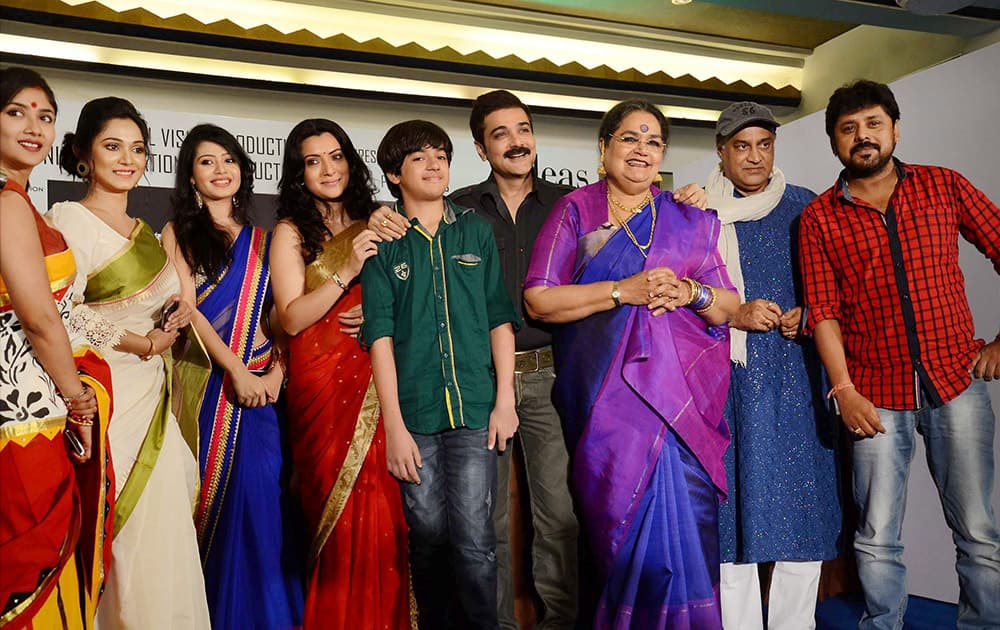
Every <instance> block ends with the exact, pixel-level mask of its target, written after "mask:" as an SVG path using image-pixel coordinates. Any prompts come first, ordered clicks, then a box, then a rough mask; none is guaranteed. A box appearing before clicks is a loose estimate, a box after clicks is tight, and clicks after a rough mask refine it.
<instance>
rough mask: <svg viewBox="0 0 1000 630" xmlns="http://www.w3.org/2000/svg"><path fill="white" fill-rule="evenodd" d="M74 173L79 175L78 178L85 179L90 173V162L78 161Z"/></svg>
mask: <svg viewBox="0 0 1000 630" xmlns="http://www.w3.org/2000/svg"><path fill="white" fill-rule="evenodd" d="M76 174H77V175H79V176H80V179H87V176H88V175H90V164H87V163H86V162H83V161H80V162H77V163H76Z"/></svg>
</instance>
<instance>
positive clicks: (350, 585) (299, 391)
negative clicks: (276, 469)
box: [287, 222, 415, 630]
mask: <svg viewBox="0 0 1000 630" xmlns="http://www.w3.org/2000/svg"><path fill="white" fill-rule="evenodd" d="M362 229H364V225H363V224H362V223H360V222H359V223H356V224H354V225H352V226H351V227H350V228H348V229H347V230H345V231H344V232H343V233H341V234H339V235H337V236H336V237H334V238H333V239H331V240H329V241H328V242H327V243H326V244H325V245H324V250H323V253H322V254H321V255H320V256H319V257H318V258H317V260H316V261H314V262H313V263H312V264H310V265H309V266H308V267H307V269H306V290H307V291H311V290H314V289H315V288H317V287H318V286H320V285H321V284H322V283H324V282H326V281H328V280H329V279H330V278H331V277H332V275H333V273H334V271H336V270H337V269H339V268H341V267H342V266H343V264H344V263H345V262H346V261H347V259H348V256H349V255H350V252H351V241H352V239H353V238H354V236H356V235H357V233H358V232H360V231H361V230H362ZM360 303H361V287H360V286H359V285H353V286H351V287H350V289H349V290H348V292H347V293H346V294H345V295H343V296H342V297H341V298H340V300H338V301H337V303H336V304H334V306H333V308H331V309H330V311H329V312H327V313H326V314H325V315H324V316H323V317H322V319H320V320H319V321H318V322H316V323H315V324H313V325H312V326H310V327H309V328H307V329H306V330H304V331H302V332H301V333H299V334H298V335H296V336H295V337H293V338H292V339H291V341H290V343H289V361H288V367H289V377H288V389H287V397H288V418H289V439H290V442H291V448H292V457H293V461H294V465H295V468H296V474H297V476H298V486H299V491H300V494H301V497H302V505H303V509H304V512H305V518H306V523H307V526H308V531H309V536H310V538H309V556H308V557H309V565H310V577H309V582H308V593H307V596H306V605H305V622H304V627H305V628H328V629H331V630H336V629H338V628H344V629H348V628H391V629H402V628H411V627H415V625H414V624H415V612H414V611H415V607H414V606H413V604H412V602H411V597H410V579H409V565H408V563H407V546H406V545H407V542H406V538H407V528H406V521H405V520H404V517H403V507H402V502H401V500H400V496H399V486H398V484H397V482H396V480H395V479H393V478H392V477H391V476H390V475H389V471H388V468H387V466H386V455H385V433H384V430H383V427H382V421H381V409H380V408H379V404H378V398H377V397H376V395H375V385H374V383H373V382H372V369H371V362H370V360H369V357H368V353H367V352H365V351H363V350H362V349H361V348H360V346H359V345H358V342H357V340H356V339H355V338H354V337H353V336H349V335H346V334H344V333H342V332H340V328H341V325H340V323H339V320H338V315H339V314H340V313H343V312H344V311H347V310H349V309H350V308H352V307H354V306H355V305H358V304H360Z"/></svg>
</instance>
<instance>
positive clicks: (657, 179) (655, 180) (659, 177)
mask: <svg viewBox="0 0 1000 630" xmlns="http://www.w3.org/2000/svg"><path fill="white" fill-rule="evenodd" d="M653 183H654V184H656V185H657V186H659V185H660V184H662V183H663V175H660V174H659V173H657V174H656V177H654V178H653Z"/></svg>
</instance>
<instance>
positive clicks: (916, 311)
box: [800, 158, 1000, 409]
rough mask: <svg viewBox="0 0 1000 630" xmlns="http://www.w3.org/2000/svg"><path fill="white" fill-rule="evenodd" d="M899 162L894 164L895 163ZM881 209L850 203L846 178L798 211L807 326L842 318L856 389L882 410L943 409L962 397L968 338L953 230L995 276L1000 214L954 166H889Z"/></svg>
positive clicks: (973, 342)
mask: <svg viewBox="0 0 1000 630" xmlns="http://www.w3.org/2000/svg"><path fill="white" fill-rule="evenodd" d="M894 159H895V158H894ZM896 169H897V174H898V175H899V182H898V183H897V184H896V189H895V190H894V191H893V193H892V196H891V197H890V199H889V205H888V207H887V208H886V213H885V214H884V215H883V214H882V213H881V212H879V211H878V210H876V209H875V208H873V207H872V206H871V205H869V204H868V203H866V202H864V201H862V200H860V199H853V198H852V197H851V194H850V191H848V189H847V183H846V180H845V179H844V175H843V173H842V174H841V176H840V179H839V180H838V181H837V183H836V184H835V185H834V186H833V187H832V188H830V189H829V190H827V191H826V192H824V193H823V194H822V195H820V196H819V197H817V198H816V199H815V200H814V201H813V202H812V203H810V204H809V205H808V206H807V207H806V209H805V210H804V211H803V213H802V224H801V232H800V256H801V263H802V265H801V266H802V280H803V287H804V290H805V303H806V306H807V308H808V316H807V321H806V326H807V329H808V330H813V329H814V328H815V326H816V324H818V323H819V322H821V321H823V320H824V319H835V320H837V321H838V322H839V324H840V328H841V331H842V333H843V338H844V350H845V354H846V357H847V368H848V370H849V373H850V375H851V380H852V381H853V382H854V384H855V387H856V388H857V390H858V392H860V393H861V394H862V395H863V396H865V397H866V398H868V399H869V400H871V401H872V403H873V404H874V405H875V406H876V407H881V408H884V409H917V408H918V407H920V406H921V403H920V401H921V400H922V399H921V396H920V389H921V388H923V391H924V394H925V399H926V402H928V403H930V404H931V405H935V406H937V405H941V404H944V403H946V402H948V401H949V400H951V399H953V398H955V397H956V396H958V395H959V394H960V393H962V392H963V391H965V389H966V388H967V387H968V386H969V383H970V382H971V376H970V367H971V366H972V360H973V358H974V357H975V355H976V353H977V352H978V351H979V350H980V348H982V347H983V345H984V342H983V341H982V340H981V339H975V338H974V337H973V334H974V330H975V328H974V326H973V323H972V313H971V312H970V310H969V301H968V299H967V298H966V294H965V277H964V276H963V275H962V270H961V269H960V268H959V265H958V235H959V233H961V234H962V236H964V237H965V238H966V239H967V240H969V241H970V242H971V243H972V244H974V245H975V246H976V247H977V248H978V249H979V250H980V251H982V252H983V253H984V254H986V255H987V256H988V257H989V258H990V259H991V260H992V261H993V265H994V267H995V268H996V269H997V271H998V272H1000V213H998V211H997V207H996V206H995V205H994V204H993V203H992V202H991V201H990V200H989V199H987V197H986V195H984V194H983V193H982V192H981V191H980V190H978V189H977V188H975V187H974V186H973V185H972V184H970V183H969V181H968V180H967V179H965V178H964V177H962V176H961V175H960V174H958V173H957V172H955V171H952V170H949V169H946V168H940V167H937V166H915V165H910V164H903V163H902V162H899V161H898V160H896Z"/></svg>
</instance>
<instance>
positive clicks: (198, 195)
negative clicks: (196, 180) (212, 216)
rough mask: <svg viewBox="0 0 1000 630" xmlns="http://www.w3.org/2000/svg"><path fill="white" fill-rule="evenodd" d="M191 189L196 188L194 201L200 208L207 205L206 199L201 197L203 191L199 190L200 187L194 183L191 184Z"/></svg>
mask: <svg viewBox="0 0 1000 630" xmlns="http://www.w3.org/2000/svg"><path fill="white" fill-rule="evenodd" d="M191 189H192V190H194V202H195V204H197V205H198V209H199V210H201V209H203V208H204V207H205V200H204V199H202V198H201V193H200V192H198V188H197V187H195V185H194V184H191Z"/></svg>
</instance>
